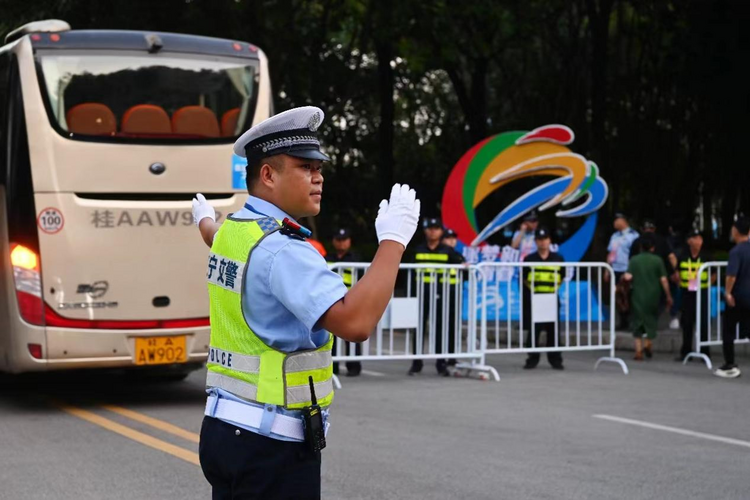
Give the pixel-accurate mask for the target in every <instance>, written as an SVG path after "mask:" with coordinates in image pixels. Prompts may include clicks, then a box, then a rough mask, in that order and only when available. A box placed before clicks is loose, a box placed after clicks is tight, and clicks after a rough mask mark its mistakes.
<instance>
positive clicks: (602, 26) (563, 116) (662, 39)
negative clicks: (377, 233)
mask: <svg viewBox="0 0 750 500" xmlns="http://www.w3.org/2000/svg"><path fill="white" fill-rule="evenodd" d="M1 3H2V4H3V5H2V11H3V13H4V16H3V19H2V20H0V32H2V34H3V36H4V34H5V33H6V32H7V31H9V30H11V29H13V28H15V27H17V26H19V25H21V24H23V23H26V22H29V21H32V20H38V19H44V18H60V19H65V20H67V21H68V22H70V24H71V25H72V26H73V27H74V28H78V29H84V28H118V29H138V30H159V31H172V32H181V33H191V34H200V35H207V36H215V37H222V38H232V39H239V40H247V41H251V42H253V43H255V44H257V45H258V46H260V47H262V48H263V49H264V50H265V52H266V53H267V55H268V56H269V60H270V67H271V68H270V69H271V77H272V84H273V86H274V91H275V101H276V102H275V105H276V109H277V110H283V109H286V108H289V107H292V106H298V105H304V104H314V105H318V106H320V107H322V108H323V109H324V110H325V111H326V113H327V116H328V119H327V121H326V124H325V126H324V128H323V134H324V140H325V143H326V145H327V146H328V147H329V148H330V151H331V156H332V157H333V161H332V163H331V165H330V166H329V167H328V168H327V171H326V184H325V185H326V189H325V191H326V197H325V198H326V199H325V202H324V211H323V213H322V214H321V217H320V218H319V220H318V223H317V227H318V230H319V233H320V234H319V236H320V237H322V238H324V239H325V238H327V237H328V236H329V235H330V234H331V233H332V232H333V229H334V226H337V225H346V226H349V227H351V228H352V229H353V230H354V233H355V237H357V238H359V239H360V240H368V241H372V240H373V239H374V233H373V229H372V220H373V218H374V214H375V210H376V207H377V204H378V201H379V199H380V198H382V197H383V196H385V195H386V193H387V189H388V186H390V184H391V183H392V182H394V181H398V182H408V183H410V184H412V185H414V186H416V187H417V189H418V190H419V194H420V197H421V198H422V199H423V205H422V206H423V213H424V214H425V215H436V214H439V202H440V199H441V195H442V187H443V185H444V183H445V180H446V178H447V176H448V173H449V172H450V169H451V168H452V167H453V165H454V164H455V162H456V161H457V160H458V158H460V156H461V155H462V154H463V153H464V152H465V151H466V150H467V149H468V148H469V147H471V146H472V145H473V144H475V143H476V142H478V141H480V140H482V139H484V138H485V137H487V136H489V135H492V134H495V133H499V132H503V131H506V130H513V129H526V130H528V129H531V128H533V127H536V126H539V125H543V124H548V123H564V124H567V125H569V126H570V127H571V128H573V129H574V130H575V132H576V134H577V139H576V143H575V144H574V146H573V147H574V149H576V150H577V151H579V152H581V153H582V154H584V155H586V156H587V157H590V158H591V159H593V160H594V161H595V162H596V163H597V164H598V165H599V166H600V167H601V170H602V175H603V177H604V178H605V179H607V180H608V182H609V185H610V187H611V192H610V200H609V202H608V204H607V206H606V207H605V209H604V215H605V217H603V218H602V221H603V222H602V224H603V229H604V227H605V226H606V225H608V222H607V221H608V217H606V216H607V215H609V214H611V213H612V212H613V211H616V210H621V211H625V212H626V213H629V214H631V215H632V216H633V217H634V218H635V219H636V220H638V219H641V218H644V217H649V218H655V219H656V221H657V224H658V225H660V226H661V227H666V226H667V225H669V224H675V223H676V224H678V225H682V226H683V229H686V228H687V226H689V225H690V224H694V223H698V222H699V221H700V220H701V219H700V218H701V217H702V220H703V223H704V227H705V228H706V229H708V228H709V227H710V220H711V217H712V216H716V217H717V221H718V224H719V227H720V229H721V230H722V232H723V234H722V236H721V242H722V243H725V242H726V234H727V229H728V227H729V225H730V224H731V218H732V217H733V215H734V214H735V213H736V212H737V211H744V212H745V213H750V196H748V194H747V189H746V187H745V185H744V183H743V182H742V181H744V180H745V179H746V178H747V174H746V171H747V167H746V166H745V165H744V161H743V160H744V158H742V157H741V155H740V153H739V151H740V148H741V145H742V143H743V138H742V137H741V134H742V133H744V129H745V115H746V114H747V109H748V88H747V84H746V82H745V80H744V78H743V76H744V71H743V70H742V69H741V68H742V66H743V64H744V62H745V61H747V60H748V50H750V49H749V47H750V43H748V40H747V38H748V35H747V30H745V29H744V23H743V20H745V19H748V18H749V17H750V16H748V14H750V4H749V3H748V2H745V1H742V0H734V1H733V0H715V1H708V0H679V1H678V0H525V1H520V0H468V1H461V2H459V1H457V0H435V1H431V2H421V1H416V0H401V1H396V0H380V1H375V0H311V1H302V0H263V1H250V0H235V1H230V0H219V1H217V0H160V1H159V2H153V1H146V0H129V1H128V2H101V1H96V0H60V1H49V0H46V1H45V0H34V1H27V2H16V1H10V0H2V2H1ZM492 200H494V201H492V203H498V204H501V203H502V200H498V199H497V197H495V198H492ZM506 202H507V200H506ZM500 208H502V207H501V206H499V205H498V206H497V207H491V208H490V212H493V211H494V212H493V213H496V212H497V211H498V210H499V209H500ZM699 208H700V209H702V212H696V210H697V209H699ZM606 232H608V231H600V233H602V234H604V233H606Z"/></svg>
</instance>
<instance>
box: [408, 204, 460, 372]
mask: <svg viewBox="0 0 750 500" xmlns="http://www.w3.org/2000/svg"><path fill="white" fill-rule="evenodd" d="M422 226H423V228H424V235H425V241H424V243H420V244H419V245H416V246H415V247H414V248H413V249H412V251H411V252H410V258H409V262H413V263H415V264H461V263H463V262H464V258H463V256H462V255H461V254H459V253H458V252H456V251H455V250H454V249H453V248H451V247H449V246H448V245H446V244H444V243H442V241H441V239H442V237H443V224H442V222H440V219H438V218H435V217H432V218H427V219H425V220H424V221H423V223H422ZM415 277H416V284H417V286H418V287H419V288H418V291H419V293H421V296H422V318H421V324H422V335H423V338H422V343H423V345H424V342H425V341H428V342H429V338H430V327H432V328H433V331H434V333H435V336H434V340H435V346H434V349H435V350H434V352H435V354H442V352H443V330H444V329H447V331H448V332H447V333H448V352H454V344H455V314H456V311H455V310H456V307H457V304H456V299H455V297H456V287H457V286H458V285H459V282H458V281H459V280H458V272H457V271H456V270H455V269H451V270H446V269H442V268H439V267H437V268H427V269H425V270H423V271H419V272H417V273H415ZM446 280H448V283H447V286H446V285H445V283H446ZM459 292H460V290H459ZM444 295H446V296H444ZM432 304H434V306H433V305H432ZM433 307H434V311H433V310H432V308H433ZM444 308H447V309H448V311H447V312H448V324H447V325H443V314H444V312H445V310H444ZM433 313H434V314H433ZM431 315H433V316H434V317H435V324H434V325H430V316H431ZM430 349H431V348H430V347H428V349H427V350H423V351H422V352H423V353H424V354H430V353H431V352H430ZM413 352H414V354H417V337H416V335H415V337H414V345H413ZM449 363H450V364H455V361H454V360H445V359H438V360H436V361H435V368H437V372H438V374H439V375H442V376H444V377H447V376H449V375H450V372H449V371H448V365H449ZM423 365H424V363H423V362H422V360H421V359H415V360H414V361H412V364H411V368H409V372H408V374H409V375H415V374H417V373H420V372H421V371H422V367H423Z"/></svg>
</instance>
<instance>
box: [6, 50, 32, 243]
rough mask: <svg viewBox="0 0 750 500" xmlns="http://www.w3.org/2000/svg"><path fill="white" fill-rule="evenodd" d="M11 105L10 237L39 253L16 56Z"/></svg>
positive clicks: (8, 154)
mask: <svg viewBox="0 0 750 500" xmlns="http://www.w3.org/2000/svg"><path fill="white" fill-rule="evenodd" d="M8 76H9V78H8V101H7V103H8V105H7V107H6V113H7V120H6V122H5V123H6V124H7V129H6V132H5V134H4V137H5V139H6V145H5V148H4V149H5V150H4V151H3V153H4V154H5V155H6V158H7V172H8V176H7V185H6V214H7V215H8V236H9V237H10V240H11V241H13V242H16V243H20V244H22V245H24V246H26V247H27V248H30V249H32V250H34V251H36V252H37V253H38V252H39V235H38V233H37V226H36V208H35V206H34V186H33V184H32V177H31V161H30V157H29V140H28V137H27V133H26V116H25V114H24V107H23V95H22V89H21V79H20V75H19V72H18V61H17V60H16V58H15V56H13V57H12V59H11V61H10V71H9V74H8Z"/></svg>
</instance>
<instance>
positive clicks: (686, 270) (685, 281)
mask: <svg viewBox="0 0 750 500" xmlns="http://www.w3.org/2000/svg"><path fill="white" fill-rule="evenodd" d="M701 264H703V262H701V260H700V259H698V260H696V261H694V260H693V259H688V260H683V261H682V262H680V287H682V288H690V281H691V280H694V279H696V278H697V277H698V269H700V267H701ZM701 288H708V271H703V272H702V273H701Z"/></svg>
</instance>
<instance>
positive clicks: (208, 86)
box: [38, 52, 258, 142]
mask: <svg viewBox="0 0 750 500" xmlns="http://www.w3.org/2000/svg"><path fill="white" fill-rule="evenodd" d="M38 62H39V67H40V68H41V71H42V75H43V76H42V79H41V80H42V86H43V87H44V88H43V89H42V94H43V95H44V96H45V98H46V100H47V109H48V111H49V113H50V120H52V122H53V124H55V125H56V128H57V129H58V131H60V132H62V133H65V135H66V136H70V137H73V138H82V139H83V138H98V139H100V140H102V139H103V140H112V141H118V140H123V139H124V140H137V141H146V142H148V141H163V140H168V141H172V140H174V141H196V140H197V141H208V140H210V141H221V140H222V139H223V140H226V141H230V140H234V139H235V138H237V137H238V136H239V135H240V133H241V132H242V131H244V130H246V129H247V128H248V127H249V126H250V125H251V124H252V120H253V116H254V114H255V104H256V100H257V82H258V69H257V63H255V62H253V61H248V60H239V59H238V60H231V59H228V58H219V57H208V56H206V57H205V58H201V57H200V56H183V55H177V54H164V53H158V54H153V55H146V54H137V55H122V54H117V53H102V54H98V53H97V54H91V53H82V54H73V53H69V54H68V53H59V52H53V53H41V54H40V55H39V56H38Z"/></svg>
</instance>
